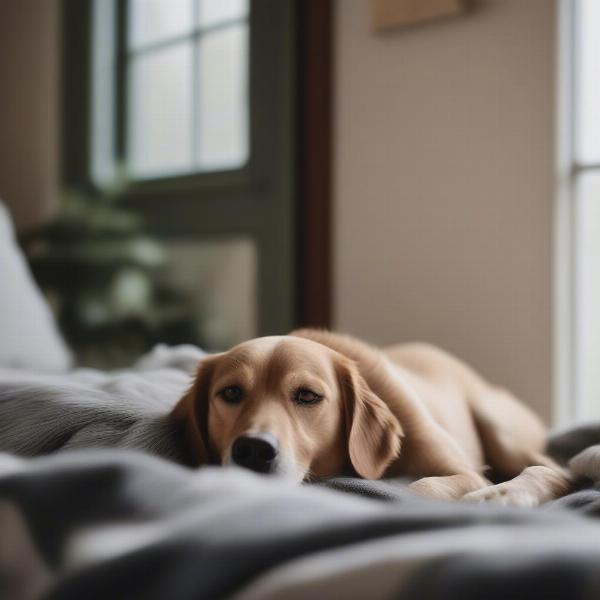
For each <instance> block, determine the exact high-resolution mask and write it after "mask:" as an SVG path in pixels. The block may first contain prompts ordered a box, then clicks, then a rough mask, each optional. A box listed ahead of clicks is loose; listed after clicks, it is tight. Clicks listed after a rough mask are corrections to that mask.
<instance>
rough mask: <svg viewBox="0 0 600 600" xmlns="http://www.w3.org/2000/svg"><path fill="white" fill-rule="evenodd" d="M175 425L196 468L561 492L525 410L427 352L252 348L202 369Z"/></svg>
mask: <svg viewBox="0 0 600 600" xmlns="http://www.w3.org/2000/svg"><path fill="white" fill-rule="evenodd" d="M172 416H173V417H174V418H175V419H176V420H177V421H179V422H180V423H182V425H183V427H184V428H185V431H186V433H185V435H186V439H187V441H188V444H189V446H190V449H191V451H192V454H193V455H194V457H195V459H196V460H197V462H198V464H209V463H212V464H231V463H233V464H237V465H240V466H242V467H246V468H249V469H252V470H254V471H258V472H262V473H275V474H282V475H285V476H288V477H291V478H293V479H295V480H297V481H303V480H309V479H313V478H317V479H322V478H327V477H333V476H336V475H340V474H347V473H349V472H353V473H355V474H358V475H359V476H361V477H363V478H366V479H379V478H381V477H396V476H405V477H409V478H411V479H413V480H414V481H413V483H411V484H410V487H411V488H412V489H413V490H414V491H415V492H417V493H419V494H421V495H424V496H428V497H433V498H439V499H460V498H464V499H467V500H471V501H482V500H493V501H496V502H501V503H505V504H516V505H521V506H535V505H538V504H541V503H543V502H546V501H548V500H551V499H553V498H556V497H559V496H561V495H563V494H565V493H566V492H567V491H568V490H569V488H570V481H569V478H568V476H567V475H566V473H565V472H564V471H563V470H562V469H561V468H560V467H559V466H558V465H556V464H555V463H554V462H553V461H552V460H551V459H550V458H548V457H547V456H545V455H544V453H543V452H544V446H545V440H546V431H545V429H544V426H543V425H542V423H541V422H540V421H539V419H538V418H537V417H536V416H535V415H534V414H533V413H532V412H531V411H530V410H529V409H528V408H526V407H525V405H523V404H521V403H519V402H518V401H517V400H516V399H515V398H514V397H513V396H512V395H511V394H510V393H509V392H508V391H506V390H504V389H501V388H498V387H495V386H492V385H491V384H489V383H488V382H486V381H485V380H484V379H483V378H482V377H481V376H480V375H478V374H477V373H476V372H475V371H473V370H472V369H471V368H469V367H468V366H467V365H465V364H464V363H462V362H460V361H459V360H458V359H456V358H454V357H453V356H451V355H449V354H447V353H445V352H443V351H442V350H439V349H437V348H435V347H433V346H428V345H425V344H404V345H397V346H392V347H389V348H385V349H383V350H378V349H376V348H374V347H372V346H369V345H368V344H366V343H364V342H361V341H359V340H356V339H354V338H351V337H349V336H344V335H340V334H336V333H331V332H327V331H320V330H310V329H306V330H298V331H294V332H292V333H291V334H290V335H287V336H273V337H265V338H258V339H254V340H250V341H248V342H245V343H242V344H240V345H238V346H236V347H234V348H232V349H231V350H229V351H228V352H224V353H222V354H217V355H213V356H210V357H208V358H206V359H205V360H203V361H202V362H201V364H200V367H199V370H198V373H197V376H196V378H195V381H194V383H193V385H192V387H191V389H190V390H189V391H188V392H187V393H186V394H185V396H184V397H183V398H182V399H181V400H180V402H179V403H178V404H177V406H176V407H175V409H174V411H173V413H172ZM488 471H490V472H491V473H492V474H493V475H495V476H496V477H497V480H499V481H503V483H499V484H497V485H492V483H491V481H490V480H488V479H487V478H486V477H485V475H487V474H488Z"/></svg>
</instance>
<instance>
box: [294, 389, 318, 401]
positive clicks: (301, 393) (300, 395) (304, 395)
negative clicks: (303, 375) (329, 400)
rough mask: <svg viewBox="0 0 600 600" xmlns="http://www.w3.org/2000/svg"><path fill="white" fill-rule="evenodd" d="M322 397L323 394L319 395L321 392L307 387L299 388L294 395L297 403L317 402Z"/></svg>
mask: <svg viewBox="0 0 600 600" xmlns="http://www.w3.org/2000/svg"><path fill="white" fill-rule="evenodd" d="M322 399H323V396H319V394H315V392H311V391H310V390H306V389H299V390H298V391H297V392H296V395H295V397H294V400H295V401H296V404H316V403H317V402H320V401H321V400H322Z"/></svg>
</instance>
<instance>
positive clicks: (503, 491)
mask: <svg viewBox="0 0 600 600" xmlns="http://www.w3.org/2000/svg"><path fill="white" fill-rule="evenodd" d="M462 500H464V501H465V502H476V503H480V502H493V503H494V504H501V505H503V506H522V507H533V506H538V505H539V499H538V498H537V496H536V495H535V494H532V493H531V492H530V491H529V490H527V489H523V488H521V487H518V486H515V485H511V482H506V483H500V484H498V485H492V486H489V487H485V488H482V489H480V490H476V491H474V492H469V493H468V494H465V495H464V496H463V497H462Z"/></svg>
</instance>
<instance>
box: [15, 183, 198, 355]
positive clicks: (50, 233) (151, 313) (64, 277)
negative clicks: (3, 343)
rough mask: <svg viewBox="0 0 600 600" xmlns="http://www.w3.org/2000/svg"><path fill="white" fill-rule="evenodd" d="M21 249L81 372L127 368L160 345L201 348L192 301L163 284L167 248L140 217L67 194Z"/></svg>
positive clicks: (109, 204)
mask: <svg viewBox="0 0 600 600" xmlns="http://www.w3.org/2000/svg"><path fill="white" fill-rule="evenodd" d="M23 244H24V246H25V249H26V252H27V255H28V257H29V260H30V263H31V267H32V271H33V274H34V276H35V278H36V279H37V281H38V283H39V285H40V286H41V287H42V289H43V290H44V292H45V293H46V295H47V296H48V298H49V300H50V302H51V304H52V306H53V308H54V309H55V311H56V314H57V316H58V321H59V324H60V326H61V329H62V331H63V333H64V335H65V337H66V338H67V340H68V341H69V343H70V344H71V346H72V347H73V348H74V350H75V351H76V353H77V355H78V357H79V360H80V363H81V364H85V365H90V366H101V367H114V366H121V365H127V364H130V363H131V361H132V360H133V359H135V357H136V356H139V355H140V354H142V353H143V352H145V351H146V350H148V349H149V348H150V347H151V346H152V345H154V344H155V343H157V342H165V343H171V344H174V343H183V342H188V343H198V341H199V340H197V339H195V337H194V331H195V330H196V327H195V324H194V322H193V319H192V317H191V314H192V313H191V310H190V306H189V301H188V299H187V298H186V296H185V294H184V293H183V292H182V291H181V290H179V289H174V288H173V286H172V284H170V283H169V282H168V281H167V280H166V278H165V270H166V258H167V256H166V251H165V248H164V246H163V244H161V243H160V242H159V241H158V240H157V239H156V238H154V237H152V236H151V235H149V233H148V232H147V230H146V228H145V226H144V223H143V220H142V219H141V217H140V215H138V214H136V213H134V212H132V211H129V210H126V209H123V208H121V207H120V206H119V205H118V204H116V203H114V202H112V201H110V200H105V199H101V198H90V197H88V196H86V195H83V194H81V193H77V192H70V193H68V194H67V195H66V197H65V200H64V205H63V209H62V211H61V213H60V214H59V216H58V217H57V218H56V219H55V220H54V221H53V222H52V223H50V224H49V225H47V226H45V227H43V228H42V229H40V230H38V231H35V232H33V233H32V234H29V235H28V236H27V237H26V238H25V239H24V240H23Z"/></svg>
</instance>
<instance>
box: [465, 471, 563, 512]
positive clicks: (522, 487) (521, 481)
mask: <svg viewBox="0 0 600 600" xmlns="http://www.w3.org/2000/svg"><path fill="white" fill-rule="evenodd" d="M572 487H573V482H572V481H571V478H570V477H569V475H568V474H567V472H566V471H564V470H563V469H561V468H560V467H558V466H556V467H548V466H540V465H536V466H532V467H527V468H526V469H525V470H524V471H523V472H522V473H521V474H520V475H517V477H515V478H514V479H511V480H510V481H505V482H504V483H499V484H498V485H493V486H490V487H487V488H484V489H480V490H476V491H472V492H469V493H467V494H466V495H465V496H464V497H463V500H466V501H468V502H495V503H496V504H505V505H511V506H528V507H532V506H539V505H540V504H544V503H545V502H549V501H550V500H555V499H556V498H560V497H561V496H564V495H565V494H567V493H569V492H570V491H571V489H572Z"/></svg>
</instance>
